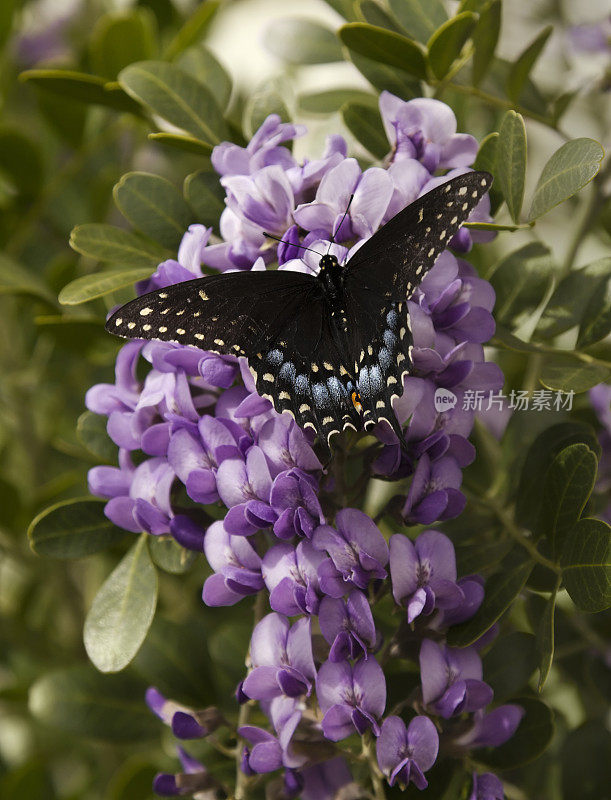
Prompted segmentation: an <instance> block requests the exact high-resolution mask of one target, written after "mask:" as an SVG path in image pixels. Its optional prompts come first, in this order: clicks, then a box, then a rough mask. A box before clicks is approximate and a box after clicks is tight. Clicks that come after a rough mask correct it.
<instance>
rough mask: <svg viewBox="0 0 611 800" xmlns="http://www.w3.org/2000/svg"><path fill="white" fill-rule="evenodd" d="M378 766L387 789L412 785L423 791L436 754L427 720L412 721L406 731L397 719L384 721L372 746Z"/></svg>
mask: <svg viewBox="0 0 611 800" xmlns="http://www.w3.org/2000/svg"><path fill="white" fill-rule="evenodd" d="M376 749H377V756H378V764H379V765H380V769H381V770H382V772H383V773H384V774H385V775H386V778H387V780H388V783H389V785H390V786H394V784H395V782H398V783H399V784H400V785H401V786H402V787H407V785H408V784H409V782H410V781H412V782H413V783H414V784H415V786H416V787H417V788H418V789H426V787H427V786H428V781H427V780H426V778H425V777H424V773H425V772H427V771H428V770H429V769H430V768H431V767H432V766H433V764H434V763H435V760H436V758H437V752H438V750H439V735H438V733H437V729H436V728H435V726H434V725H433V723H432V722H431V720H430V719H429V718H428V717H424V716H420V717H414V719H412V721H411V722H410V723H409V725H408V726H407V728H406V727H405V723H404V722H403V720H402V719H401V718H400V717H394V716H393V717H387V718H386V719H385V720H384V723H383V725H382V729H381V731H380V736H379V738H378V741H377V742H376Z"/></svg>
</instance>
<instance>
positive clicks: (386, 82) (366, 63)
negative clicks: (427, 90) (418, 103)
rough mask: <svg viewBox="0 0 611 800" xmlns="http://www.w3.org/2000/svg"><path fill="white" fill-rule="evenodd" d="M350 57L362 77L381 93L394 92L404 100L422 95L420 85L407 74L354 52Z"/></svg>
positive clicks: (350, 53)
mask: <svg viewBox="0 0 611 800" xmlns="http://www.w3.org/2000/svg"><path fill="white" fill-rule="evenodd" d="M348 55H349V57H350V60H351V61H352V63H353V64H354V66H355V67H356V68H357V69H358V71H359V72H360V73H361V75H363V76H364V77H365V78H366V79H367V80H368V81H369V83H370V84H371V85H372V86H373V87H374V88H375V89H377V90H378V91H379V92H384V91H387V92H392V94H396V95H397V97H400V98H401V99H402V100H411V99H412V98H414V97H419V96H420V95H421V94H422V90H421V88H420V83H419V82H418V81H416V80H411V79H410V78H409V77H408V75H407V73H405V72H403V71H397V70H396V69H392V68H391V67H387V66H385V65H384V64H379V63H378V62H377V61H373V60H372V59H370V58H366V57H365V56H361V55H359V54H358V53H354V52H352V51H350V52H349V54H348Z"/></svg>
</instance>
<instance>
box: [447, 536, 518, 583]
mask: <svg viewBox="0 0 611 800" xmlns="http://www.w3.org/2000/svg"><path fill="white" fill-rule="evenodd" d="M512 547H513V543H512V542H508V541H501V542H491V543H489V544H479V543H477V544H469V545H457V546H456V548H455V549H456V563H457V566H458V572H459V574H460V575H473V574H474V573H476V572H481V571H482V570H488V569H491V568H493V567H496V566H497V564H499V562H500V561H502V560H503V559H504V558H505V556H506V555H507V554H508V553H509V551H510V550H511V549H512Z"/></svg>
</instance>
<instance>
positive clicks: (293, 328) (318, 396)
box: [106, 172, 492, 452]
mask: <svg viewBox="0 0 611 800" xmlns="http://www.w3.org/2000/svg"><path fill="white" fill-rule="evenodd" d="M491 185H492V176H491V175H490V174H489V173H487V172H469V173H466V174H464V175H459V176H458V177H455V178H453V179H451V180H449V181H447V182H446V183H444V184H442V185H440V186H438V187H436V188H435V189H432V190H431V191H430V192H428V193H427V194H425V195H423V196H422V197H420V198H418V199H417V200H416V201H415V202H413V203H411V204H410V205H409V206H407V207H406V208H404V209H403V210H402V211H400V212H399V213H398V214H396V215H395V216H394V217H393V218H392V219H391V220H390V221H389V222H387V223H386V224H385V225H384V226H383V227H382V228H380V229H379V230H378V231H377V232H376V233H375V234H374V235H373V236H372V237H371V238H370V239H368V240H367V241H366V242H365V243H364V244H363V245H362V246H361V247H360V248H359V249H358V250H357V251H356V252H355V253H354V254H353V255H352V257H351V258H350V259H349V260H348V261H347V262H346V263H345V264H341V263H339V261H338V259H337V257H336V256H334V255H333V254H329V253H328V254H327V255H322V256H321V258H320V262H319V272H318V274H317V275H309V274H307V273H302V272H292V271H289V270H269V271H260V272H259V271H253V272H232V273H221V274H219V275H211V276H208V277H204V278H196V279H195V280H191V281H185V282H183V283H178V284H175V285H173V286H169V287H167V288H164V289H159V290H157V291H154V292H149V293H148V294H145V295H143V296H141V297H138V298H137V299H135V300H132V301H131V302H129V303H127V304H126V305H124V306H123V307H121V308H120V309H118V311H116V312H115V313H114V314H112V316H111V317H110V318H109V319H108V321H107V323H106V329H107V330H108V331H110V332H111V333H114V334H117V335H118V336H122V337H124V338H137V339H159V340H161V341H166V342H178V343H180V344H185V345H193V346H195V347H199V348H201V349H202V350H207V351H212V352H215V353H219V354H222V355H233V356H238V357H239V356H244V357H246V358H247V360H248V366H249V368H250V370H251V373H252V375H253V377H254V379H255V384H256V388H257V392H258V393H259V394H260V395H261V396H262V397H265V398H267V399H269V400H270V401H271V403H272V404H273V406H274V407H275V409H276V410H277V411H278V412H280V413H282V412H287V413H289V414H291V415H292V416H293V418H294V419H295V420H296V422H297V423H298V424H299V425H300V426H301V427H302V428H308V427H309V428H312V429H313V430H314V431H315V432H316V433H317V434H318V436H319V437H320V439H321V442H322V445H323V448H324V449H325V450H326V451H327V452H329V442H330V439H331V437H332V436H333V435H334V434H336V433H339V432H340V431H343V430H345V429H346V428H353V429H355V430H362V429H368V428H370V427H373V426H374V425H376V424H377V423H379V422H381V421H382V420H385V421H386V422H387V423H388V424H389V425H390V426H391V427H392V428H393V430H394V431H395V433H397V435H398V437H399V441H400V443H401V444H402V446H405V441H404V438H403V435H402V432H401V428H400V426H399V423H398V421H397V419H396V417H395V414H394V411H393V408H392V403H393V400H394V399H395V398H396V397H399V396H401V394H402V393H403V379H404V377H405V375H406V374H409V372H410V369H411V366H412V364H411V357H410V354H411V350H412V347H413V340H412V336H411V331H410V322H409V313H408V308H407V300H408V299H409V298H410V297H411V296H412V295H413V293H414V291H415V290H416V288H417V287H418V286H419V284H420V283H421V281H422V279H423V278H424V277H425V275H426V274H427V272H428V271H429V270H430V269H431V267H432V266H433V265H434V264H435V261H436V260H437V258H438V257H439V255H440V254H441V252H442V251H443V250H444V249H445V248H446V247H447V246H448V243H449V242H450V240H451V239H452V237H453V236H454V234H455V233H456V232H457V231H458V229H459V228H460V226H461V225H462V223H463V222H465V220H466V219H467V218H468V217H469V215H470V214H471V212H472V211H473V209H474V208H475V206H476V205H477V204H478V203H479V201H480V200H481V199H482V197H483V196H484V194H485V193H486V192H487V191H488V190H489V189H490V186H491Z"/></svg>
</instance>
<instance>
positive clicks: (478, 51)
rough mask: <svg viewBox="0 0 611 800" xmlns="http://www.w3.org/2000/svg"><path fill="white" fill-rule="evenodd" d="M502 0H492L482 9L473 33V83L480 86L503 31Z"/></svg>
mask: <svg viewBox="0 0 611 800" xmlns="http://www.w3.org/2000/svg"><path fill="white" fill-rule="evenodd" d="M501 9H502V4H501V0H492V2H489V3H488V4H487V5H486V6H485V7H484V9H483V10H482V12H481V14H480V16H479V20H478V22H477V27H476V28H475V32H474V34H473V46H474V48H475V50H474V52H473V85H474V86H479V84H480V83H481V81H482V80H483V79H484V77H485V76H486V73H487V72H488V67H489V66H490V64H491V62H492V59H493V58H494V51H495V50H496V46H497V44H498V41H499V34H500V32H501Z"/></svg>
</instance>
